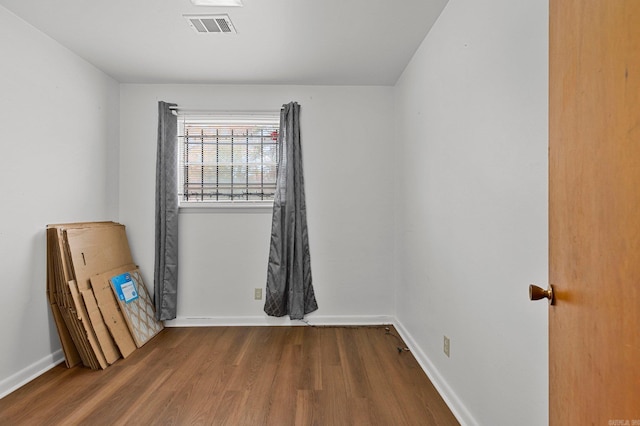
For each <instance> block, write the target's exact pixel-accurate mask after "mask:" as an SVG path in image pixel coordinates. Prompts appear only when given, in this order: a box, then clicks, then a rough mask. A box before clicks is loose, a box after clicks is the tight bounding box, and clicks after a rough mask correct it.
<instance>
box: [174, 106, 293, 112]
mask: <svg viewBox="0 0 640 426" xmlns="http://www.w3.org/2000/svg"><path fill="white" fill-rule="evenodd" d="M169 109H170V110H172V111H184V112H204V113H207V112H213V113H218V114H224V113H227V114H273V113H275V112H278V111H280V110H282V107H280V108H278V109H271V110H249V111H245V110H228V109H214V108H202V107H197V108H194V107H183V106H179V105H172V106H170V107H169Z"/></svg>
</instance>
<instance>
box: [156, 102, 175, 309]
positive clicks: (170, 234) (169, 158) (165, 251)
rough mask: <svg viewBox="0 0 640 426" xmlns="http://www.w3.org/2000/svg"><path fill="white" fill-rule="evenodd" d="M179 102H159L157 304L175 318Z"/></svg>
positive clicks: (158, 307)
mask: <svg viewBox="0 0 640 426" xmlns="http://www.w3.org/2000/svg"><path fill="white" fill-rule="evenodd" d="M172 106H176V104H170V103H166V102H158V148H157V158H156V211H155V216H156V224H155V265H154V279H153V284H154V304H155V308H156V319H157V320H159V321H164V320H170V319H174V318H175V317H176V308H177V302H178V291H177V290H178V183H177V170H176V168H177V156H178V136H177V128H178V119H177V117H176V115H174V113H173V111H171V109H170V108H171V107H172Z"/></svg>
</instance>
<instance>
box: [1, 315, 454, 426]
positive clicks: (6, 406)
mask: <svg viewBox="0 0 640 426" xmlns="http://www.w3.org/2000/svg"><path fill="white" fill-rule="evenodd" d="M397 336H398V335H397V332H396V331H395V330H394V329H393V327H391V329H390V331H389V332H388V331H386V330H385V328H384V327H303V326H299V327H206V328H167V329H165V330H164V331H163V332H161V333H160V334H159V335H158V336H157V337H156V338H154V339H153V340H151V341H150V342H149V343H147V344H146V345H145V346H143V347H142V348H141V349H139V350H137V351H136V352H134V353H133V354H132V355H131V356H129V357H128V358H127V359H124V360H123V359H121V360H119V361H117V362H116V363H115V364H113V365H112V366H110V367H109V368H107V369H106V370H103V371H91V370H89V369H87V368H82V367H75V368H72V369H67V368H66V367H64V365H63V364H61V365H59V366H57V367H55V368H53V369H52V370H50V371H48V372H47V373H45V374H43V375H42V376H40V377H38V378H37V379H35V380H34V381H32V382H30V383H28V384H27V385H25V386H23V387H21V388H20V389H18V390H16V391H15V392H13V393H11V394H9V395H7V396H6V397H5V398H3V399H1V400H0V424H1V425H40V424H43V425H44V424H46V425H75V424H87V425H127V424H131V425H149V424H153V425H156V424H158V425H234V426H235V425H278V426H283V425H438V426H440V425H445V426H446V425H457V424H458V422H457V421H456V419H455V418H454V416H453V415H452V414H451V412H450V410H449V409H448V407H447V406H446V404H445V403H444V401H443V400H442V398H441V397H440V396H439V394H438V392H437V391H436V390H435V388H434V387H433V385H432V384H431V382H430V381H429V379H428V378H427V376H426V375H425V374H424V372H423V371H422V370H421V369H420V367H419V365H418V363H417V362H416V360H415V358H414V357H413V356H412V354H411V353H410V352H404V351H403V352H399V351H398V349H397V348H398V347H403V346H404V343H402V342H401V341H400V338H399V337H397Z"/></svg>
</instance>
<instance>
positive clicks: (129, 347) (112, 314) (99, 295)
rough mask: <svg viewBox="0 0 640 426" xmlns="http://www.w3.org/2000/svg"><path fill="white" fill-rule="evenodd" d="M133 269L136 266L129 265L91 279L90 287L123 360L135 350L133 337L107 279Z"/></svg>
mask: <svg viewBox="0 0 640 426" xmlns="http://www.w3.org/2000/svg"><path fill="white" fill-rule="evenodd" d="M135 268H136V265H133V264H131V265H127V266H122V267H120V268H116V269H112V270H111V271H108V272H104V273H102V274H99V275H94V276H93V277H91V287H92V288H93V293H94V294H95V296H96V299H97V301H98V307H99V308H100V312H101V313H102V318H103V319H104V322H105V324H106V325H107V328H108V329H109V332H110V333H111V336H113V340H115V342H116V345H118V349H119V350H120V353H121V354H122V357H123V358H126V357H128V356H129V355H131V353H132V352H133V351H135V350H136V343H135V342H134V341H133V337H132V336H131V333H130V332H129V327H128V326H127V322H126V320H125V319H124V316H123V315H122V311H121V310H120V305H119V304H118V301H117V300H116V297H115V295H114V294H113V290H112V289H111V283H110V282H109V279H110V278H111V277H113V276H116V275H120V274H123V273H125V272H127V271H131V270H132V269H135Z"/></svg>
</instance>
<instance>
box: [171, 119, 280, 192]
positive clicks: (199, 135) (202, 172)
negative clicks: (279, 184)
mask: <svg viewBox="0 0 640 426" xmlns="http://www.w3.org/2000/svg"><path fill="white" fill-rule="evenodd" d="M279 119H280V116H279V113H278V112H274V113H272V114H259V115H258V114H246V115H242V114H234V115H221V114H215V113H211V114H198V115H194V114H179V115H178V145H179V155H178V158H179V159H178V162H179V164H178V173H179V176H178V184H179V188H178V196H179V198H180V202H181V203H198V202H226V203H228V202H234V203H236V202H238V203H252V202H253V203H255V202H264V201H272V200H273V197H274V194H275V189H276V177H277V173H278V158H279V152H278V131H279Z"/></svg>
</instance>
